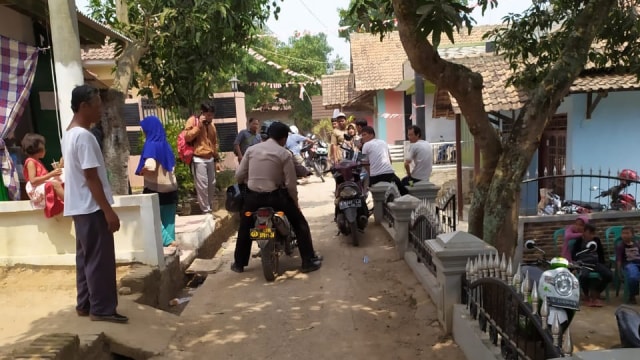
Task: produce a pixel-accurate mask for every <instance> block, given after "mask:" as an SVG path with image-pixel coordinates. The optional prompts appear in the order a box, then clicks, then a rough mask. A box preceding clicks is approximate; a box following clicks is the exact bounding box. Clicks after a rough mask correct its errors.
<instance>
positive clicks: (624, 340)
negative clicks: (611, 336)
mask: <svg viewBox="0 0 640 360" xmlns="http://www.w3.org/2000/svg"><path fill="white" fill-rule="evenodd" d="M616 321H617V323H618V334H620V344H621V346H622V347H623V348H640V313H638V311H637V310H636V309H634V308H632V307H630V306H628V305H621V306H619V307H618V308H617V309H616Z"/></svg>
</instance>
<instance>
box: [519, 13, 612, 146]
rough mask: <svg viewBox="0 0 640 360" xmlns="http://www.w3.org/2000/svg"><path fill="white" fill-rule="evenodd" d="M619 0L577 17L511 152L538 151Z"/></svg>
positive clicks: (528, 109) (534, 93)
mask: <svg viewBox="0 0 640 360" xmlns="http://www.w3.org/2000/svg"><path fill="white" fill-rule="evenodd" d="M615 2H616V0H593V1H590V2H588V3H587V4H586V5H585V7H584V8H583V9H582V11H580V13H579V14H578V15H577V16H576V18H575V25H574V29H573V32H572V34H571V35H570V36H569V37H568V38H567V40H566V42H565V44H564V51H562V55H561V57H560V59H558V61H556V63H555V64H554V65H553V67H552V68H551V69H550V71H549V72H548V73H547V75H546V76H545V77H544V79H543V80H542V82H541V83H540V84H539V85H538V86H536V87H535V88H534V89H533V90H532V91H531V92H530V100H529V102H528V104H527V106H526V107H525V108H524V109H523V111H524V112H525V113H524V116H521V117H519V119H518V120H517V121H516V122H515V124H514V128H513V130H512V132H511V135H510V136H509V140H508V143H507V147H508V148H509V152H512V151H514V150H515V148H516V147H517V148H519V149H522V150H524V152H522V153H524V154H527V153H531V154H533V152H534V151H535V150H536V149H537V148H538V146H539V142H540V136H541V135H542V132H543V131H544V129H545V127H546V126H547V124H548V122H549V121H550V119H551V118H552V116H553V115H554V114H555V111H556V110H557V109H558V107H559V106H560V103H561V102H562V100H563V99H564V98H565V97H566V96H567V95H568V94H569V90H570V88H571V85H573V83H574V82H575V80H576V78H577V77H578V76H579V75H580V73H581V72H582V71H583V70H584V67H585V65H586V63H587V60H588V55H589V50H590V49H591V46H592V45H593V41H594V39H595V37H596V35H597V33H598V31H599V30H600V29H601V28H602V26H603V25H604V23H605V21H607V17H606V16H603V14H608V13H609V10H610V9H611V7H612V6H613V5H614V4H615Z"/></svg>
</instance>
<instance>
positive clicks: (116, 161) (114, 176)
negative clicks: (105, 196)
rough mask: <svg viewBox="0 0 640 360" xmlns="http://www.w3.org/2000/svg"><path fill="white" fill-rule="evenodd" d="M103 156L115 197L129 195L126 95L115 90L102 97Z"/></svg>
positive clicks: (110, 90)
mask: <svg viewBox="0 0 640 360" xmlns="http://www.w3.org/2000/svg"><path fill="white" fill-rule="evenodd" d="M102 102H103V111H104V115H103V117H102V128H103V131H104V140H103V147H102V151H103V155H104V162H105V166H106V167H107V173H108V176H109V184H110V185H111V190H112V191H113V193H114V194H115V195H126V194H128V193H129V171H128V168H129V140H128V138H127V127H126V124H124V120H123V119H124V95H123V94H122V93H121V92H119V91H117V90H114V89H109V90H107V91H106V92H105V93H104V94H103V96H102Z"/></svg>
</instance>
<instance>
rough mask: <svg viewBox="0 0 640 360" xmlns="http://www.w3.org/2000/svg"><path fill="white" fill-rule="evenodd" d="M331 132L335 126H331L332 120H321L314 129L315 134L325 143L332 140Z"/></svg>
mask: <svg viewBox="0 0 640 360" xmlns="http://www.w3.org/2000/svg"><path fill="white" fill-rule="evenodd" d="M331 131H333V126H332V125H331V119H321V120H320V121H318V122H317V123H316V125H315V126H314V127H313V133H314V134H315V135H316V136H318V137H319V138H321V139H323V140H324V141H327V142H328V141H329V140H330V138H331Z"/></svg>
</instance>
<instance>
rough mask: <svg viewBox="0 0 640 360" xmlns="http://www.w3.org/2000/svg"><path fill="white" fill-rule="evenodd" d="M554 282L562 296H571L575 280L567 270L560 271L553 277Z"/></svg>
mask: <svg viewBox="0 0 640 360" xmlns="http://www.w3.org/2000/svg"><path fill="white" fill-rule="evenodd" d="M553 283H554V285H555V287H556V291H557V292H558V295H560V296H569V295H571V292H572V291H573V281H572V280H571V276H569V274H567V273H566V272H563V273H560V274H558V275H556V277H555V278H554V279H553Z"/></svg>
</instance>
